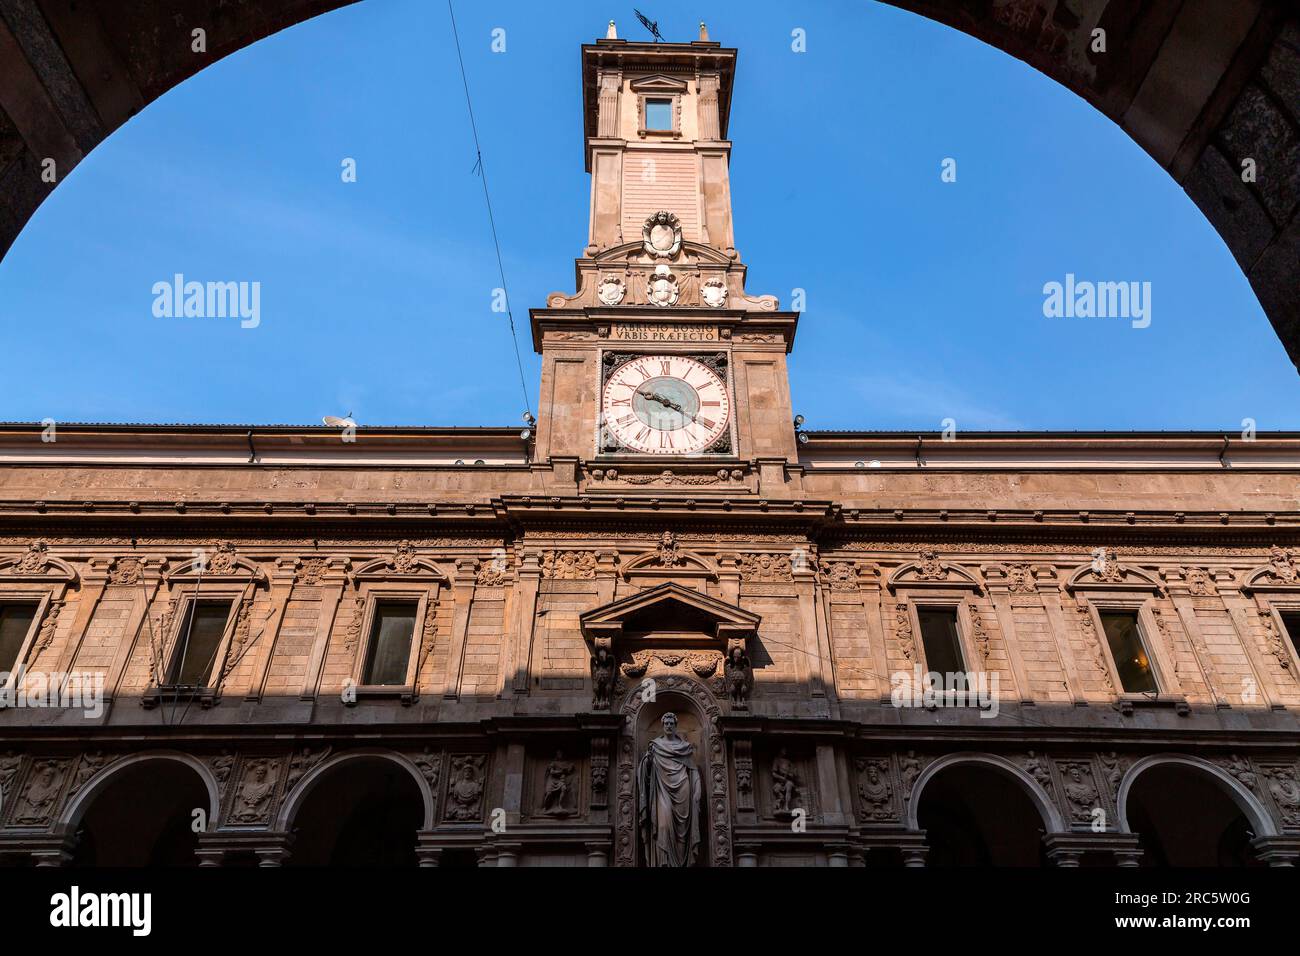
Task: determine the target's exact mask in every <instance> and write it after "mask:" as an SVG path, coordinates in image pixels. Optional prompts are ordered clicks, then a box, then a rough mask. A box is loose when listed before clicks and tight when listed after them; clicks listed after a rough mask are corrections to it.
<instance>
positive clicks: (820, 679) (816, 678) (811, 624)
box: [793, 564, 827, 698]
mask: <svg viewBox="0 0 1300 956" xmlns="http://www.w3.org/2000/svg"><path fill="white" fill-rule="evenodd" d="M793 576H794V587H795V593H797V594H798V596H799V646H800V647H801V648H802V649H803V653H802V654H795V657H796V661H795V670H796V673H797V674H798V676H799V679H800V680H801V681H804V682H805V684H804V686H806V687H807V688H808V696H810V697H815V698H822V697H825V696H826V665H827V661H826V660H825V659H824V658H823V657H822V654H821V648H820V647H818V644H819V643H820V637H821V635H820V633H819V628H818V627H817V602H816V599H815V595H814V593H813V588H814V584H815V580H816V574H814V572H813V570H812V568H810V567H808V566H807V565H806V564H805V566H804V567H802V568H797V569H795V571H794V572H793Z"/></svg>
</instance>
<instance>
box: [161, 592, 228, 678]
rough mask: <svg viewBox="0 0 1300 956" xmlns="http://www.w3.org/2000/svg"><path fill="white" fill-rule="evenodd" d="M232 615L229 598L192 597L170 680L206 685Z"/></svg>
mask: <svg viewBox="0 0 1300 956" xmlns="http://www.w3.org/2000/svg"><path fill="white" fill-rule="evenodd" d="M229 618H230V602H229V601H191V602H190V606H189V608H188V609H187V610H186V612H185V619H184V620H183V621H182V622H181V629H180V632H179V633H178V634H177V635H176V650H174V651H173V652H172V664H171V668H170V669H169V670H168V673H167V683H168V684H170V685H172V686H178V687H203V686H205V684H206V683H207V680H208V675H209V674H211V673H212V666H213V665H214V664H215V663H216V659H217V650H218V649H219V648H220V647H221V638H222V636H223V635H224V634H225V633H226V621H227V620H228V619H229Z"/></svg>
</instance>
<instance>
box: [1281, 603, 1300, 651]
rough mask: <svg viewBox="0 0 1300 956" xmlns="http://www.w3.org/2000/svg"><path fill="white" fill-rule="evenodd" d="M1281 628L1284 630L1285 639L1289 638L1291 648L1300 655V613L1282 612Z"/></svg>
mask: <svg viewBox="0 0 1300 956" xmlns="http://www.w3.org/2000/svg"><path fill="white" fill-rule="evenodd" d="M1282 626H1283V627H1284V628H1286V633H1287V637H1289V638H1291V646H1292V647H1294V648H1295V650H1296V653H1297V654H1300V611H1283V612H1282Z"/></svg>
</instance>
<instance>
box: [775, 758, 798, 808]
mask: <svg viewBox="0 0 1300 956" xmlns="http://www.w3.org/2000/svg"><path fill="white" fill-rule="evenodd" d="M799 784H800V779H799V771H798V769H797V768H796V767H795V765H794V762H793V761H792V760H791V759H790V755H789V754H788V753H787V752H786V749H785V748H784V747H782V748H781V750H780V752H778V753H777V755H776V759H774V760H773V761H772V814H773V816H775V817H778V818H781V817H790V816H793V815H794V811H795V810H798V809H800V807H799Z"/></svg>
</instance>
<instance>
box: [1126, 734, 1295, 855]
mask: <svg viewBox="0 0 1300 956" xmlns="http://www.w3.org/2000/svg"><path fill="white" fill-rule="evenodd" d="M1170 764H1172V765H1175V766H1182V767H1188V768H1191V769H1192V770H1199V771H1200V772H1202V773H1204V774H1206V775H1207V776H1208V777H1209V778H1210V779H1211V780H1212V781H1213V782H1214V783H1215V784H1217V785H1218V787H1219V789H1220V790H1222V791H1223V793H1224V795H1225V796H1227V797H1228V798H1229V799H1230V800H1232V802H1233V803H1235V804H1236V805H1237V809H1239V810H1240V811H1241V812H1242V813H1243V814H1244V815H1245V817H1246V819H1247V820H1249V821H1250V823H1251V825H1252V826H1254V827H1255V835H1256V836H1257V837H1265V836H1276V835H1277V833H1278V829H1277V824H1276V823H1275V822H1274V821H1273V817H1272V815H1271V814H1270V813H1269V812H1268V810H1267V809H1265V807H1264V804H1263V803H1261V802H1260V800H1259V798H1258V797H1256V796H1255V795H1254V794H1253V793H1251V792H1250V791H1249V790H1247V789H1246V788H1245V787H1244V786H1242V784H1241V781H1239V780H1237V779H1236V778H1235V777H1233V776H1232V774H1230V773H1228V772H1227V771H1226V770H1224V769H1223V768H1222V767H1216V766H1215V765H1214V764H1212V763H1210V762H1209V761H1208V760H1203V759H1201V758H1200V757H1193V756H1191V755H1190V754H1177V753H1167V754H1152V755H1151V756H1149V757H1143V758H1142V759H1141V760H1139V761H1137V762H1136V763H1135V764H1133V766H1131V767H1129V769H1128V772H1127V773H1126V774H1124V779H1123V780H1121V781H1120V784H1119V792H1118V793H1117V794H1116V795H1115V804H1116V806H1115V809H1116V812H1117V813H1118V814H1119V829H1120V832H1121V833H1133V832H1134V831H1133V830H1132V829H1131V828H1130V826H1129V820H1128V798H1129V793H1130V792H1131V791H1132V789H1133V784H1134V783H1135V782H1136V780H1137V778H1138V777H1139V776H1141V775H1142V774H1143V773H1144V772H1146V771H1147V770H1150V769H1151V768H1152V767H1159V766H1162V765H1170Z"/></svg>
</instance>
